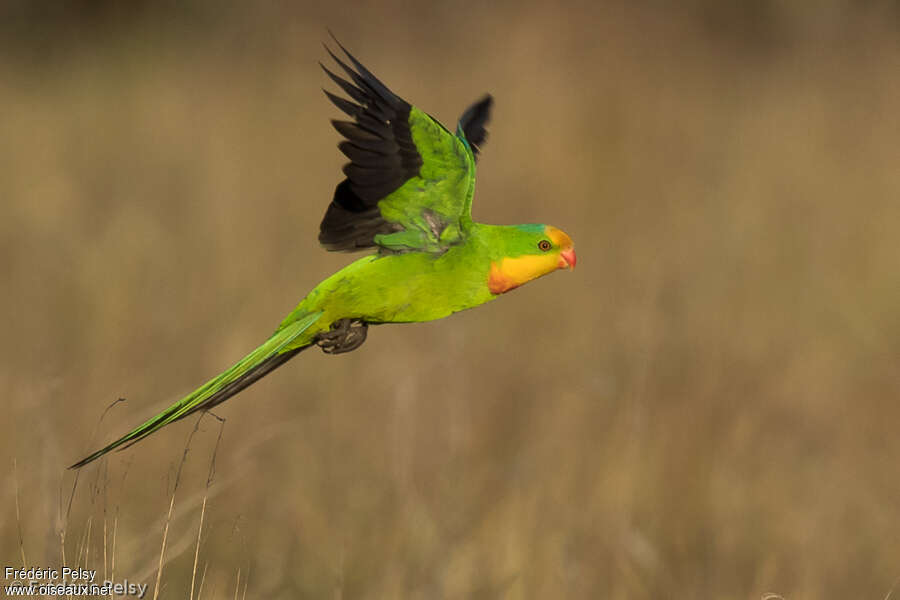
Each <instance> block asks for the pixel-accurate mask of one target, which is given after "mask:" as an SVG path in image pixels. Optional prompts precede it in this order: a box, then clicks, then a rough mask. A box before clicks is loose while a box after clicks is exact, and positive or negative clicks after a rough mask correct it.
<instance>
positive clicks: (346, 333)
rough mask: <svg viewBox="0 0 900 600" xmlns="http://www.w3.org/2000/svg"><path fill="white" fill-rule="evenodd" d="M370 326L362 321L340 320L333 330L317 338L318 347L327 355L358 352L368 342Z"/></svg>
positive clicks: (322, 333) (335, 323)
mask: <svg viewBox="0 0 900 600" xmlns="http://www.w3.org/2000/svg"><path fill="white" fill-rule="evenodd" d="M368 329H369V324H368V323H366V322H365V321H362V320H360V319H339V320H337V321H335V322H334V323H332V325H331V329H330V330H328V331H323V332H321V333H320V334H319V335H317V336H316V345H318V346H319V347H320V348H321V349H322V352H324V353H325V354H343V353H344V352H350V351H351V350H356V349H357V348H359V347H360V346H362V344H363V342H365V341H366V333H367V331H368Z"/></svg>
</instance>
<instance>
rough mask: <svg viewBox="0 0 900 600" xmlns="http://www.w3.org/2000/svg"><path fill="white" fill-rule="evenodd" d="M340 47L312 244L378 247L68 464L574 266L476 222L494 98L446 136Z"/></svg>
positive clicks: (541, 239) (547, 242)
mask: <svg viewBox="0 0 900 600" xmlns="http://www.w3.org/2000/svg"><path fill="white" fill-rule="evenodd" d="M338 45H339V46H340V44H338ZM340 47H341V49H342V50H343V52H344V54H346V56H347V58H348V59H349V60H350V62H351V63H352V65H353V68H352V67H350V66H348V65H347V64H345V63H344V62H342V61H341V60H340V59H339V58H338V57H337V56H335V55H334V54H333V53H332V52H331V50H328V52H329V54H330V55H331V57H332V58H333V59H334V60H335V61H336V62H337V64H338V65H340V67H341V68H342V69H343V70H344V71H345V72H346V73H347V75H348V76H349V77H350V81H348V80H345V79H342V78H340V77H338V76H336V75H335V74H334V73H332V72H331V71H329V70H328V69H326V68H325V67H324V66H323V67H322V68H323V69H324V70H325V73H326V74H327V75H328V76H329V77H330V78H331V79H332V81H334V82H335V83H336V84H337V85H338V86H339V87H340V88H341V89H342V90H343V91H344V92H345V93H346V94H347V95H348V96H350V97H351V98H352V99H353V100H354V102H351V101H348V100H346V99H344V98H341V97H339V96H335V95H333V94H331V93H329V92H327V91H326V92H325V94H326V95H327V96H328V98H329V99H330V100H331V101H332V102H333V103H334V104H335V105H336V106H337V107H338V108H339V109H341V110H342V111H344V112H345V113H347V114H348V115H350V116H351V117H353V119H354V120H353V121H332V123H333V124H334V127H335V128H336V129H337V130H338V132H340V133H341V134H342V135H343V136H344V137H345V138H346V139H345V140H344V141H343V142H341V143H340V144H339V145H338V147H339V148H340V149H341V151H342V152H344V154H346V155H347V156H348V157H349V158H350V163H348V164H347V165H346V166H345V167H344V173H345V175H346V176H347V177H346V179H344V180H343V181H342V182H341V183H340V184H338V186H337V188H336V190H335V194H334V199H333V200H332V202H331V204H330V205H329V207H328V210H327V212H326V214H325V217H324V219H323V221H322V225H321V227H320V232H319V241H320V242H321V243H322V245H323V246H325V248H326V249H328V250H337V251H352V250H359V249H365V248H375V249H376V252H375V253H374V254H371V255H369V256H366V257H364V258H361V259H359V260H357V261H355V262H353V263H351V264H349V265H347V266H346V267H344V268H343V269H341V270H340V271H338V272H337V273H335V274H334V275H332V276H330V277H328V278H327V279H325V280H324V281H322V282H321V283H320V284H319V285H317V286H316V287H315V288H314V289H313V290H312V291H311V292H310V293H309V294H308V295H307V296H306V298H304V299H303V300H302V301H301V302H300V303H299V304H298V305H297V307H296V308H295V309H294V310H293V311H291V313H290V314H289V315H288V316H287V317H286V318H285V319H284V320H283V321H282V322H281V324H280V325H279V326H278V328H277V329H276V330H275V332H274V333H273V334H272V335H271V336H270V337H269V339H267V340H266V341H265V342H263V343H262V344H261V345H260V346H259V347H258V348H256V349H255V350H253V351H252V352H251V353H250V354H248V355H247V356H245V357H244V358H243V359H241V360H240V361H238V362H237V363H236V364H235V365H234V366H232V367H231V368H230V369H227V370H226V371H224V372H223V373H221V374H220V375H218V376H216V377H214V378H213V379H211V380H209V381H208V382H206V383H205V384H204V385H202V386H200V387H199V388H197V389H196V390H194V391H193V392H191V393H190V394H188V395H187V396H185V397H184V398H182V399H181V400H179V401H178V402H176V403H175V404H173V405H172V406H170V407H169V408H167V409H166V410H164V411H163V412H161V413H159V414H158V415H156V416H154V417H153V418H151V419H149V420H148V421H146V422H145V423H143V424H142V425H140V426H138V427H137V428H135V429H134V430H132V431H131V432H129V433H128V434H126V435H124V436H122V437H121V438H119V439H117V440H116V441H114V442H112V443H110V444H108V445H107V446H105V447H104V448H101V449H100V450H98V451H96V452H94V453H93V454H91V455H89V456H87V457H86V458H84V459H82V460H81V461H79V462H77V463H75V464H74V465H72V467H71V468H78V467H81V466H83V465H85V464H87V463H89V462H91V461H93V460H95V459H97V458H99V457H101V456H103V455H104V454H106V453H107V452H109V451H111V450H113V449H116V448H120V447H125V446H127V445H129V444H131V443H134V442H136V441H138V440H140V439H142V438H144V437H146V436H147V435H150V434H151V433H153V432H155V431H157V430H159V429H160V428H162V427H164V426H165V425H167V424H169V423H172V422H173V421H177V420H179V419H181V418H184V417H185V416H187V415H189V414H191V413H194V412H196V411H198V410H208V409H210V408H212V407H213V406H216V405H217V404H219V403H221V402H224V401H225V400H227V399H228V398H230V397H231V396H233V395H235V394H236V393H238V392H240V391H241V390H243V389H245V388H246V387H248V386H249V385H251V384H253V383H254V382H256V381H258V380H259V379H260V378H262V377H264V376H265V375H267V374H268V373H270V372H271V371H273V370H274V369H276V368H278V367H279V366H281V365H282V364H284V363H285V362H287V361H288V360H290V359H291V358H293V357H294V356H295V355H296V354H297V353H299V352H301V351H302V350H304V349H306V348H308V347H310V346H312V345H319V346H320V347H321V348H322V349H323V350H324V351H325V352H328V353H333V354H338V353H341V352H347V351H350V350H353V349H355V348H357V347H359V346H360V345H361V344H362V343H363V341H365V338H366V331H367V327H368V325H369V324H381V323H413V322H422V321H432V320H435V319H442V318H444V317H446V316H449V315H451V314H452V313H455V312H459V311H462V310H466V309H468V308H473V307H475V306H479V305H481V304H484V303H486V302H489V301H491V300H493V299H495V298H497V297H498V296H499V295H500V294H503V293H505V292H507V291H509V290H511V289H514V288H516V287H518V286H520V285H522V284H524V283H526V282H528V281H530V280H532V279H535V278H537V277H540V276H542V275H545V274H547V273H550V272H552V271H555V270H557V269H561V268H573V267H574V266H575V251H574V246H573V243H572V240H571V238H570V237H569V236H568V235H566V234H565V233H563V232H562V231H560V230H559V229H556V228H555V227H551V226H547V225H485V224H481V223H476V222H474V221H473V220H472V218H471V206H472V196H473V194H474V189H475V160H476V157H477V153H478V151H479V146H480V145H481V144H482V143H483V142H484V140H485V138H486V131H485V129H484V126H485V124H486V123H487V120H488V118H489V114H490V108H491V105H492V99H491V97H490V96H486V97H485V98H484V99H482V100H480V101H479V102H477V103H475V104H473V105H472V106H471V107H470V108H469V109H467V110H466V111H465V112H464V113H463V115H462V117H460V120H459V125H458V127H457V131H456V134H453V133H450V132H449V131H448V130H447V129H446V128H444V126H443V125H441V124H440V123H439V122H437V121H436V120H434V119H433V118H432V117H430V116H429V115H427V114H426V113H424V112H422V111H420V110H419V109H417V108H415V107H413V106H411V105H409V104H407V103H406V102H405V101H404V100H402V99H401V98H399V97H397V96H396V95H394V94H393V92H391V91H390V90H389V89H388V88H386V87H385V86H384V84H382V83H381V82H380V81H379V80H378V79H377V78H376V77H375V76H374V75H372V74H371V73H370V72H369V71H368V70H367V69H366V68H365V67H363V66H362V65H361V64H360V63H359V62H358V61H357V60H356V59H355V58H354V57H353V56H352V55H350V54H349V53H348V52H347V51H346V50H345V49H344V48H343V46H340ZM326 49H327V47H326Z"/></svg>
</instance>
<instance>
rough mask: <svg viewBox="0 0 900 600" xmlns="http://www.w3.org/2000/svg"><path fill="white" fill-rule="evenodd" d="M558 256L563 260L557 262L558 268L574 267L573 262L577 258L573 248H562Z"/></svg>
mask: <svg viewBox="0 0 900 600" xmlns="http://www.w3.org/2000/svg"><path fill="white" fill-rule="evenodd" d="M559 256H560V257H561V258H562V259H563V261H565V263H563V262H562V261H560V263H559V268H560V269H565V268H569V269H574V268H575V262H576V261H577V258H576V256H575V248H569V249H567V250H562V251H561V252H560V253H559Z"/></svg>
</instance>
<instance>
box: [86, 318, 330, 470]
mask: <svg viewBox="0 0 900 600" xmlns="http://www.w3.org/2000/svg"><path fill="white" fill-rule="evenodd" d="M321 315H322V313H319V312H317V313H312V314H309V315H304V316H302V317H299V318H298V319H297V320H295V321H293V322H292V323H290V324H288V325H285V326H284V327H282V328H280V329H279V330H278V331H276V332H275V334H273V335H272V337H270V338H269V339H268V340H266V341H265V342H263V344H262V345H261V346H259V347H258V348H257V349H256V350H254V351H253V352H251V353H250V354H248V355H247V356H245V357H244V358H242V359H241V360H240V361H238V362H237V363H236V364H235V365H234V366H233V367H231V368H230V369H228V370H227V371H225V372H223V373H221V374H220V375H217V376H216V377H214V378H212V379H210V380H209V381H207V382H206V383H204V384H203V385H202V386H200V387H199V388H197V389H196V390H194V391H193V392H191V393H190V394H188V395H187V396H185V397H184V398H182V399H181V400H179V401H178V402H176V403H175V404H173V405H172V406H170V407H169V408H167V409H166V410H164V411H163V412H161V413H159V414H158V415H156V416H155V417H153V418H152V419H150V420H149V421H147V422H146V423H144V424H143V425H141V426H139V427H137V428H135V429H134V430H132V431H130V432H129V433H127V434H125V435H124V436H122V437H121V438H119V439H117V440H116V441H114V442H112V443H111V444H109V445H108V446H105V447H103V448H101V449H100V450H97V451H96V452H94V453H93V454H91V455H90V456H87V457H86V458H83V459H81V460H80V461H78V462H77V463H75V464H74V465H72V466H71V467H69V468H70V469H78V468H79V467H83V466H84V465H86V464H88V463H89V462H91V461H94V460H97V459H98V458H100V457H101V456H103V455H104V454H106V453H107V452H109V451H111V450H115V449H116V448H119V447H120V446H123V445H126V444H127V445H131V444H133V443H135V442H137V441H138V440H141V439H143V438H145V437H147V436H148V435H150V434H151V433H153V432H154V431H157V430H159V429H161V428H163V427H165V426H166V425H168V424H169V423H172V422H174V421H177V420H178V419H182V418H184V417H186V416H188V415H189V414H191V413H193V412H196V411H198V410H208V409H210V408H212V407H213V406H216V405H217V404H220V403H222V402H224V401H225V400H227V399H228V398H230V397H232V396H234V395H235V394H237V393H238V392H240V391H241V390H243V389H244V388H246V387H248V386H250V385H252V384H253V383H255V382H256V381H258V380H260V379H262V378H263V377H265V376H266V375H267V374H269V373H271V372H272V371H274V370H275V369H277V368H278V367H280V366H281V365H283V364H284V363H286V362H287V361H288V360H290V359H291V358H293V357H294V356H296V355H297V353H298V352H300V351H301V350H304V349H306V348H308V347H309V343H307V344H304V345H300V346H299V347H296V346H293V345H292V342H295V341H296V340H297V338H298V337H299V336H300V335H301V334H302V333H303V332H304V331H306V330H307V329H309V327H310V326H311V325H312V324H313V323H315V322H316V321H317V320H318V319H319V317H320V316H321ZM310 343H311V342H310Z"/></svg>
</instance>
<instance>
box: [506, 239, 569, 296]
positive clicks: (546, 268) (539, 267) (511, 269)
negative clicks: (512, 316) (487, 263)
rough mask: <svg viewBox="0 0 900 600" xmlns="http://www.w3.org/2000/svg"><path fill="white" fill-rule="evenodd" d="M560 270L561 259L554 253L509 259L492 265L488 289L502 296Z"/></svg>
mask: <svg viewBox="0 0 900 600" xmlns="http://www.w3.org/2000/svg"><path fill="white" fill-rule="evenodd" d="M563 235H565V234H563ZM558 268H559V257H558V256H557V254H556V253H553V252H551V253H547V254H540V255H529V256H517V257H515V258H511V257H507V258H504V259H502V260H500V261H499V262H493V263H491V273H490V276H489V277H488V289H490V290H491V293H492V294H502V293H504V292H508V291H509V290H511V289H514V288H517V287H519V286H520V285H522V284H523V283H527V282H529V281H531V280H532V279H536V278H538V277H540V276H541V275H546V274H547V273H550V272H551V271H555V270H556V269H558Z"/></svg>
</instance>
